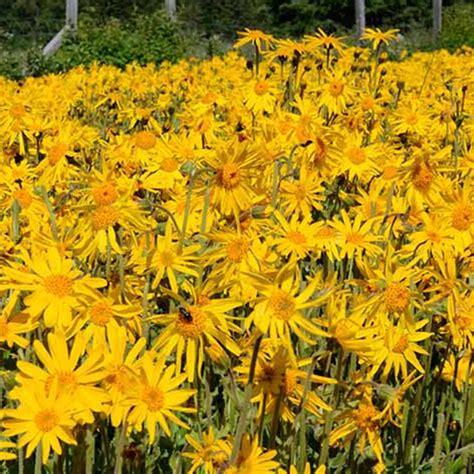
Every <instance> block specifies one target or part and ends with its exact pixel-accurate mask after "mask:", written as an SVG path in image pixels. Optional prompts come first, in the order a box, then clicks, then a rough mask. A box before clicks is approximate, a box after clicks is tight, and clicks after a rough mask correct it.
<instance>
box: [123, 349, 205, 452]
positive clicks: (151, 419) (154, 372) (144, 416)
mask: <svg viewBox="0 0 474 474" xmlns="http://www.w3.org/2000/svg"><path fill="white" fill-rule="evenodd" d="M175 369H176V367H175V366H174V365H170V366H168V367H165V357H160V358H159V359H158V360H157V362H156V363H154V362H153V359H152V356H151V355H150V354H149V353H147V354H145V356H144V357H143V360H142V363H141V366H140V369H139V371H140V375H139V383H138V384H137V385H135V386H134V387H133V395H132V396H130V397H129V398H128V399H126V400H125V401H124V404H126V405H127V406H128V408H129V410H130V412H129V415H128V421H129V423H130V424H131V425H132V426H133V427H134V428H136V429H138V430H140V431H141V429H142V427H143V424H145V426H146V429H147V431H148V435H149V442H150V444H152V443H153V442H154V441H155V436H156V427H157V424H158V425H159V426H160V428H161V429H162V430H163V431H164V432H165V434H166V435H167V436H171V431H170V428H169V425H168V420H169V421H172V422H173V423H175V424H177V425H178V426H181V427H182V428H185V429H187V428H188V426H187V425H186V423H184V422H183V421H181V420H180V419H179V418H178V417H177V416H176V415H175V414H174V412H182V413H194V412H195V411H196V410H195V409H194V408H188V407H184V406H183V404H184V403H185V402H186V401H187V400H188V399H189V398H190V397H192V396H193V395H194V393H195V391H194V390H189V389H178V387H179V386H180V385H181V384H182V383H183V382H184V381H185V380H186V375H185V374H179V373H178V374H176V373H175Z"/></svg>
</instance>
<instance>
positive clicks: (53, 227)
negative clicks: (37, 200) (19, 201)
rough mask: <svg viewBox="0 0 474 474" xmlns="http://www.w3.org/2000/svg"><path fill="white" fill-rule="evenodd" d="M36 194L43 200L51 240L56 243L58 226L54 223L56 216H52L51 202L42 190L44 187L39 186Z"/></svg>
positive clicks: (44, 190)
mask: <svg viewBox="0 0 474 474" xmlns="http://www.w3.org/2000/svg"><path fill="white" fill-rule="evenodd" d="M38 193H39V195H40V196H41V197H42V198H43V201H44V203H45V204H46V208H47V209H48V213H49V223H50V226H51V233H52V234H53V239H54V240H56V241H57V240H59V234H58V225H57V222H56V215H55V214H54V209H53V205H52V204H51V201H50V200H49V198H48V193H47V192H46V189H45V188H44V186H41V187H40V188H38Z"/></svg>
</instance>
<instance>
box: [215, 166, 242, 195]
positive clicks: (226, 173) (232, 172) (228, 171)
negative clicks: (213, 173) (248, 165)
mask: <svg viewBox="0 0 474 474" xmlns="http://www.w3.org/2000/svg"><path fill="white" fill-rule="evenodd" d="M217 182H218V183H219V185H220V186H222V187H223V188H225V189H234V188H236V187H237V186H238V185H239V183H240V170H239V167H238V166H237V165H236V164H235V163H226V164H225V165H224V166H222V168H219V169H218V170H217Z"/></svg>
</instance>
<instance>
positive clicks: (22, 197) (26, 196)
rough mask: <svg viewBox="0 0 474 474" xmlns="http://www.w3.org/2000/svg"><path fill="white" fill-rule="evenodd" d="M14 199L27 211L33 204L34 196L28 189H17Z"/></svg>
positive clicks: (14, 192)
mask: <svg viewBox="0 0 474 474" xmlns="http://www.w3.org/2000/svg"><path fill="white" fill-rule="evenodd" d="M13 199H16V200H17V201H18V203H19V204H20V206H21V207H22V208H23V209H27V208H28V207H30V206H31V203H32V202H33V196H32V195H31V194H30V193H29V191H27V190H26V189H21V188H20V189H15V191H13Z"/></svg>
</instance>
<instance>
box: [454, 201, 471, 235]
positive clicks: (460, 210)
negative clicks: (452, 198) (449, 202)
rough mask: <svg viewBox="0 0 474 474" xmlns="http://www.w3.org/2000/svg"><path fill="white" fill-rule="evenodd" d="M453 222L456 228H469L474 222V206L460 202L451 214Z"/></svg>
mask: <svg viewBox="0 0 474 474" xmlns="http://www.w3.org/2000/svg"><path fill="white" fill-rule="evenodd" d="M451 219H452V220H451V222H452V224H453V227H454V228H455V229H456V230H460V231H464V230H469V227H471V225H472V223H473V222H474V207H473V206H471V205H470V204H465V203H459V204H458V205H457V206H456V207H455V208H454V209H453V213H452V216H451Z"/></svg>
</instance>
